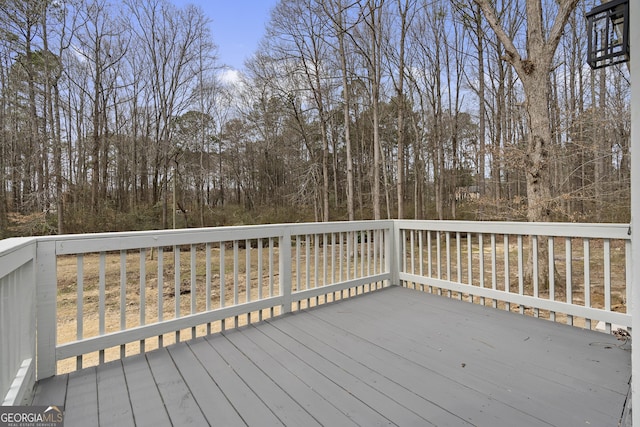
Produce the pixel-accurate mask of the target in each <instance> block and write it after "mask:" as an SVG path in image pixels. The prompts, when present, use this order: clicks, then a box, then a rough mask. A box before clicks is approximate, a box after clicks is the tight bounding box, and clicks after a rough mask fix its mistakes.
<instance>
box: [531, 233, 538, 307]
mask: <svg viewBox="0 0 640 427" xmlns="http://www.w3.org/2000/svg"><path fill="white" fill-rule="evenodd" d="M531 251H532V252H533V297H534V298H538V296H539V295H540V293H539V292H540V281H539V275H540V274H539V268H538V265H539V264H538V262H539V260H538V236H535V235H534V236H531ZM539 314H540V312H539V310H538V307H534V309H533V315H534V316H535V317H538V315H539Z"/></svg>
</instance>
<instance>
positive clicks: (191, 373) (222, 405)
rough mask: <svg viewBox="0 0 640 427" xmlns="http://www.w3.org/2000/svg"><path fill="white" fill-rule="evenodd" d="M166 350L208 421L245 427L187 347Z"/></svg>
mask: <svg viewBox="0 0 640 427" xmlns="http://www.w3.org/2000/svg"><path fill="white" fill-rule="evenodd" d="M168 350H169V353H170V354H171V357H172V358H173V360H174V362H175V364H176V366H177V367H178V369H179V370H180V373H181V374H182V377H183V378H184V380H185V382H186V383H187V384H188V385H189V389H190V390H191V392H192V393H193V397H194V398H195V400H196V401H197V402H198V405H199V406H200V409H201V410H202V412H203V414H204V416H205V417H206V418H207V419H208V420H215V421H216V423H218V424H219V425H224V426H229V427H232V426H244V425H245V423H244V421H242V418H240V415H238V413H237V412H236V411H235V409H234V408H233V406H232V405H231V403H229V401H228V400H227V398H226V396H225V395H224V393H223V392H222V391H221V390H220V388H219V387H218V385H217V384H216V383H215V380H214V379H213V378H211V377H210V376H209V373H208V372H207V370H206V369H205V368H204V367H203V366H202V365H201V364H200V362H199V361H198V359H197V358H196V356H195V355H194V354H193V352H192V351H191V350H190V349H189V347H188V346H185V345H176V346H171V347H169V348H168Z"/></svg>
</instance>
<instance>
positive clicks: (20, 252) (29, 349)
mask: <svg viewBox="0 0 640 427" xmlns="http://www.w3.org/2000/svg"><path fill="white" fill-rule="evenodd" d="M35 245H36V244H35V242H33V243H31V247H30V248H29V247H24V248H18V249H17V250H16V251H11V250H5V251H4V253H5V254H10V255H12V256H11V259H13V260H17V257H16V256H20V257H22V256H24V255H25V254H27V252H28V251H30V252H31V260H30V261H27V262H18V263H17V265H16V266H14V270H13V271H12V272H8V271H7V270H5V274H4V276H3V277H1V278H0V401H2V402H4V403H3V404H5V405H6V404H12V405H13V404H22V403H23V399H24V398H25V397H28V396H30V395H31V391H32V388H33V384H34V383H35V378H34V373H35V369H34V367H33V366H32V365H33V363H34V360H35V355H36V352H35V351H36V304H35V302H36V286H35V272H34V261H33V260H34V258H35ZM22 261H24V258H23V260H22Z"/></svg>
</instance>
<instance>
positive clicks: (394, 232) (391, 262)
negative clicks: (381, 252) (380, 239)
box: [384, 221, 402, 286]
mask: <svg viewBox="0 0 640 427" xmlns="http://www.w3.org/2000/svg"><path fill="white" fill-rule="evenodd" d="M401 234H402V233H400V227H399V225H398V223H397V221H392V222H391V226H390V227H389V228H388V229H387V231H386V236H385V251H386V254H385V257H384V259H385V260H386V264H387V265H386V269H387V271H388V272H389V273H390V274H391V279H390V283H389V285H390V286H399V285H400V274H399V271H398V268H399V266H400V251H401V250H402V242H401V241H400V235H401Z"/></svg>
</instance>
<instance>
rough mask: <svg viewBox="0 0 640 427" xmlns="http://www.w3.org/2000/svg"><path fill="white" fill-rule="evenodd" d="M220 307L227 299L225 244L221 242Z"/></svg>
mask: <svg viewBox="0 0 640 427" xmlns="http://www.w3.org/2000/svg"><path fill="white" fill-rule="evenodd" d="M219 265H220V289H219V290H220V308H222V307H224V306H225V301H226V300H227V296H226V287H227V282H226V281H225V246H224V244H223V243H221V244H220V264H219Z"/></svg>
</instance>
